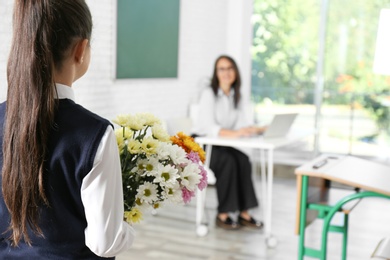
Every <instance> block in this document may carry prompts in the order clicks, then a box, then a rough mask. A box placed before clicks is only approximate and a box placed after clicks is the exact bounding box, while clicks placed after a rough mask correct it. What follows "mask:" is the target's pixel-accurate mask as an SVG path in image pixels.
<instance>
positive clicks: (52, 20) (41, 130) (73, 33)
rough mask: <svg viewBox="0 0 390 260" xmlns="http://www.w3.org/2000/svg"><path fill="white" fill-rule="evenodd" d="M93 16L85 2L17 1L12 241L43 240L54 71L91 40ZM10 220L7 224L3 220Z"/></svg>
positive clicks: (8, 131) (8, 189) (7, 163)
mask: <svg viewBox="0 0 390 260" xmlns="http://www.w3.org/2000/svg"><path fill="white" fill-rule="evenodd" d="M91 32H92V18H91V13H90V11H89V8H88V6H87V4H86V3H85V1H84V0H16V1H15V5H14V14H13V38H12V45H11V51H10V55H9V59H8V66H7V80H8V94H7V105H6V119H5V126H4V135H3V151H2V152H3V168H2V192H3V197H4V201H5V203H6V205H7V208H8V210H9V212H10V216H11V220H10V226H9V229H10V232H11V235H10V237H9V239H10V240H11V242H12V244H13V245H14V246H17V245H18V243H19V242H20V240H21V239H23V240H24V241H25V242H26V243H28V244H29V245H31V239H30V237H29V235H28V230H29V229H31V230H32V232H33V233H34V234H35V235H38V236H42V237H44V235H43V234H42V230H41V229H40V227H39V207H40V206H43V205H46V206H49V203H48V199H47V197H46V195H45V190H44V180H45V176H44V175H45V170H46V169H45V163H44V162H45V159H46V156H47V143H48V138H49V132H50V129H51V128H53V125H54V122H53V120H54V112H55V108H56V105H57V102H56V99H55V98H56V97H57V93H56V89H55V82H54V72H55V71H61V69H62V63H63V61H64V59H65V58H66V57H68V56H69V55H70V53H71V51H72V49H73V46H74V45H75V43H76V41H78V40H82V39H88V40H89V39H90V38H91ZM2 221H5V220H2Z"/></svg>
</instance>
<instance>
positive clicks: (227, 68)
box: [217, 67, 234, 73]
mask: <svg viewBox="0 0 390 260" xmlns="http://www.w3.org/2000/svg"><path fill="white" fill-rule="evenodd" d="M233 70H234V69H233V67H226V68H224V67H220V68H217V72H219V73H222V72H225V71H227V72H231V71H233Z"/></svg>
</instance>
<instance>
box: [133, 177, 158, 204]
mask: <svg viewBox="0 0 390 260" xmlns="http://www.w3.org/2000/svg"><path fill="white" fill-rule="evenodd" d="M137 192H138V194H137V197H138V198H140V200H141V201H142V202H145V203H149V204H152V203H153V202H154V201H157V199H158V197H157V185H156V184H153V183H150V182H145V183H144V184H142V185H140V186H139V187H138V189H137Z"/></svg>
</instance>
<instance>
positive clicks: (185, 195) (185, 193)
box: [181, 188, 195, 203]
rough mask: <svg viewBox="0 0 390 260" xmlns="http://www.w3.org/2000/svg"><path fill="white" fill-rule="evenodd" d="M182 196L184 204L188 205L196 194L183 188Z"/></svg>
mask: <svg viewBox="0 0 390 260" xmlns="http://www.w3.org/2000/svg"><path fill="white" fill-rule="evenodd" d="M181 195H182V196H183V201H184V203H188V202H190V201H191V198H192V197H194V196H195V192H194V191H190V190H187V188H183V189H182V190H181Z"/></svg>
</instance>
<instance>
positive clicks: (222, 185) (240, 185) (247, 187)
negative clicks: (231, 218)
mask: <svg viewBox="0 0 390 260" xmlns="http://www.w3.org/2000/svg"><path fill="white" fill-rule="evenodd" d="M210 168H211V169H212V170H213V171H214V174H215V177H216V179H217V182H216V188H217V197H218V203H219V205H218V212H219V213H227V212H236V211H244V210H248V209H250V208H254V207H256V206H258V202H257V199H256V193H255V190H254V187H253V182H252V175H251V174H252V173H251V171H252V167H251V163H250V161H249V158H248V156H247V155H246V154H244V153H242V152H241V151H239V150H237V149H234V148H231V147H222V146H213V150H212V153H211V161H210Z"/></svg>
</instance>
